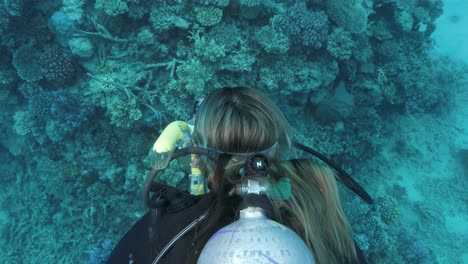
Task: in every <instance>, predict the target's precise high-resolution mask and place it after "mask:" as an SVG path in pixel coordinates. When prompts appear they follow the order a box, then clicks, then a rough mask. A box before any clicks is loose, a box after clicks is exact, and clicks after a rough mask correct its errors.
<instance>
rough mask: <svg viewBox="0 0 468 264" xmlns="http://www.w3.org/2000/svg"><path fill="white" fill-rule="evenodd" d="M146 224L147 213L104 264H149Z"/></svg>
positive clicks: (147, 220)
mask: <svg viewBox="0 0 468 264" xmlns="http://www.w3.org/2000/svg"><path fill="white" fill-rule="evenodd" d="M148 223H149V213H146V214H145V215H144V216H143V217H142V218H140V219H139V220H138V222H137V223H136V224H135V225H133V227H132V228H131V229H130V230H129V231H128V232H127V233H126V234H125V236H124V237H123V238H122V239H121V240H120V241H119V243H118V244H117V245H116V246H115V248H114V250H112V253H111V254H110V255H109V257H108V258H107V261H106V264H129V263H134V264H140V263H151V261H150V259H151V256H150V252H149V251H150V248H151V247H150V243H149V237H148V229H147V228H148ZM131 260H133V262H131Z"/></svg>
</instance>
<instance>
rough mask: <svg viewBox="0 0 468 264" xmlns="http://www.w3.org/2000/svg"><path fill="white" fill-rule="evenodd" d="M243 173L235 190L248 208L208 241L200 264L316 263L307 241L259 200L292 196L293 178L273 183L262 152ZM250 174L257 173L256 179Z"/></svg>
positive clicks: (199, 261) (248, 161) (254, 157)
mask: <svg viewBox="0 0 468 264" xmlns="http://www.w3.org/2000/svg"><path fill="white" fill-rule="evenodd" d="M246 172H247V173H246ZM240 173H241V174H242V175H243V178H244V180H243V181H242V182H241V183H240V184H238V185H237V186H236V188H235V192H236V194H238V195H240V196H242V197H243V198H244V199H243V201H244V207H245V208H243V209H241V210H240V212H239V215H240V217H239V220H237V221H235V222H233V223H231V224H229V225H227V226H225V227H223V228H222V229H220V230H218V232H216V233H215V234H214V235H213V236H212V237H211V238H210V239H209V240H208V242H207V243H206V245H205V247H204V248H203V250H202V252H201V254H200V257H199V259H198V263H199V264H211V263H233V264H236V263H290V264H296V263H297V264H299V263H300V264H308V263H315V262H314V257H313V255H312V252H311V250H310V249H309V247H308V246H307V245H306V243H305V242H304V241H303V240H302V239H301V238H300V237H299V236H298V235H297V234H296V233H295V232H294V231H293V230H291V229H290V228H289V227H287V226H285V225H282V224H280V223H278V222H275V221H273V220H271V219H269V218H268V217H267V213H266V208H262V202H260V201H259V200H262V199H263V200H267V201H268V202H269V201H270V200H286V199H289V198H290V196H291V183H290V180H289V178H286V177H284V178H281V179H280V180H279V181H278V182H277V183H272V181H271V180H269V176H268V159H267V158H266V157H265V156H262V155H253V156H252V157H250V158H249V159H247V161H246V165H245V167H244V168H242V169H241V172H240ZM248 175H254V176H255V179H254V178H250V177H248ZM263 204H264V203H263ZM265 207H266V206H265Z"/></svg>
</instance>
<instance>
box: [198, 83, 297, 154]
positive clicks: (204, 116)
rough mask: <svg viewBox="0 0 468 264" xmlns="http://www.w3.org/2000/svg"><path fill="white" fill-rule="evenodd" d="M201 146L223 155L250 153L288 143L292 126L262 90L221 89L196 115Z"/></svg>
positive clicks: (243, 88) (210, 97)
mask: <svg viewBox="0 0 468 264" xmlns="http://www.w3.org/2000/svg"><path fill="white" fill-rule="evenodd" d="M195 132H196V137H197V140H198V144H199V145H200V146H202V147H207V148H211V149H215V150H219V151H223V152H231V153H251V152H258V151H262V150H265V149H268V148H270V147H272V146H273V145H274V144H275V143H276V142H278V141H285V140H286V141H289V125H288V122H287V120H286V118H285V117H284V115H283V114H282V113H281V111H280V110H279V109H278V108H277V107H276V105H275V104H274V103H273V102H272V101H271V100H270V99H269V98H268V97H267V96H265V95H263V94H262V93H261V92H260V91H258V90H255V89H252V88H246V87H235V88H230V87H226V88H220V89H216V90H214V91H213V92H212V93H210V94H209V95H208V96H207V97H206V98H205V99H204V101H203V103H202V105H201V106H200V109H199V110H198V114H197V121H196V123H195Z"/></svg>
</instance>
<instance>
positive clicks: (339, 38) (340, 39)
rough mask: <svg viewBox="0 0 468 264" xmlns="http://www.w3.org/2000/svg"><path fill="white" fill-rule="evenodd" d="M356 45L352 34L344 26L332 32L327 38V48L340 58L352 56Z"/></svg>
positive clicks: (345, 58)
mask: <svg viewBox="0 0 468 264" xmlns="http://www.w3.org/2000/svg"><path fill="white" fill-rule="evenodd" d="M353 47H354V42H353V39H352V38H351V34H349V33H348V32H346V31H345V30H344V29H342V28H336V29H335V30H333V32H332V33H331V34H330V36H329V37H328V40H327V50H328V52H330V54H331V55H332V56H333V57H335V58H337V59H340V60H347V59H349V58H351V55H352V50H353Z"/></svg>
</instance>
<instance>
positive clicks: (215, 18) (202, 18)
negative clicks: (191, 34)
mask: <svg viewBox="0 0 468 264" xmlns="http://www.w3.org/2000/svg"><path fill="white" fill-rule="evenodd" d="M194 11H195V17H196V18H197V21H198V22H199V23H200V24H201V25H202V26H205V27H210V26H214V25H216V24H218V23H219V22H221V19H223V10H222V9H219V8H216V7H212V6H209V7H204V6H197V7H195V9H194Z"/></svg>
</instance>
